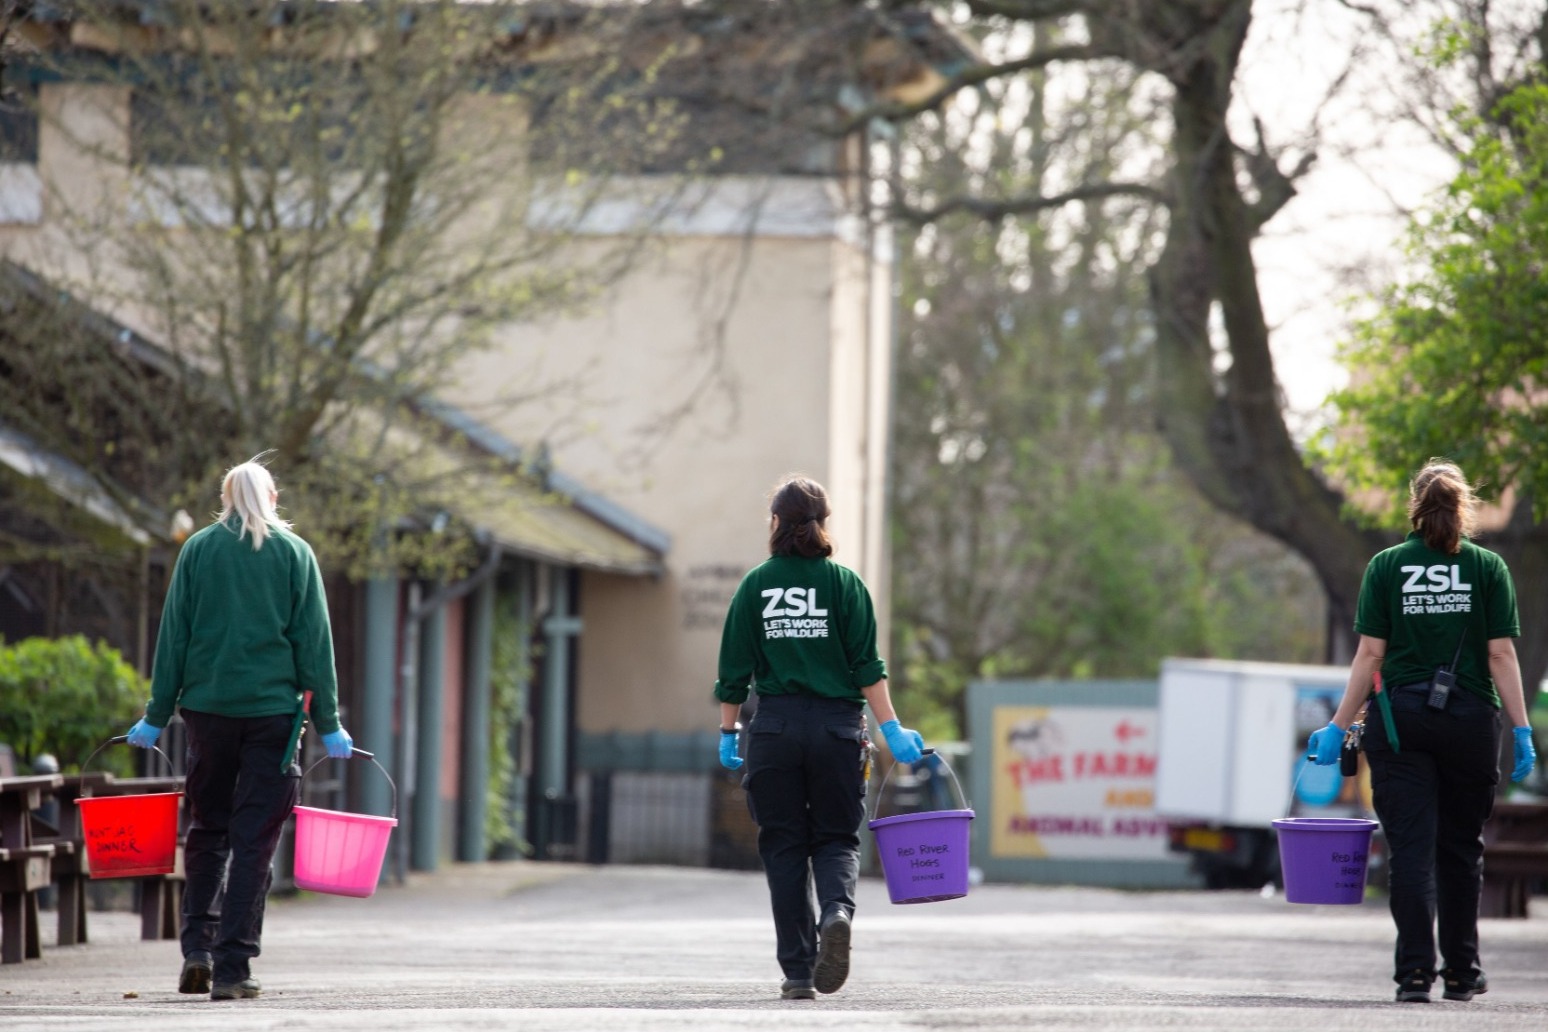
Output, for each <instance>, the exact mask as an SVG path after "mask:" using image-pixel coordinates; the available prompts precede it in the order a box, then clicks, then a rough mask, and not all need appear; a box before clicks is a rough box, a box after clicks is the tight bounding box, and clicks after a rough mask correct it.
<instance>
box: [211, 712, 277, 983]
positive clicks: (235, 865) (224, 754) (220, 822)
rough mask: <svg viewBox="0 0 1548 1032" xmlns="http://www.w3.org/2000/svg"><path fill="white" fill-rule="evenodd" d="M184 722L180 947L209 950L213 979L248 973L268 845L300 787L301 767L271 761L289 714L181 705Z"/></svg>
mask: <svg viewBox="0 0 1548 1032" xmlns="http://www.w3.org/2000/svg"><path fill="white" fill-rule="evenodd" d="M182 716H183V722H184V723H185V724H186V725H187V726H188V777H187V780H186V784H185V792H186V793H187V795H186V799H187V802H188V816H189V825H188V839H187V842H186V843H185V844H184V846H183V870H184V874H185V876H186V878H187V882H186V884H185V885H184V887H183V927H182V934H181V939H182V946H183V955H184V956H187V955H188V954H189V953H191V952H193V951H194V950H209V951H210V953H211V955H212V956H213V958H214V961H215V969H214V980H215V981H216V982H218V983H222V984H224V983H230V982H240V981H242V980H243V979H245V978H247V977H248V976H249V975H251V974H252V971H251V969H250V964H251V961H252V959H253V958H254V957H256V956H258V953H259V949H260V940H261V939H262V937H263V910H264V905H265V904H266V903H267V901H268V895H269V885H270V883H271V882H272V881H273V878H274V870H273V867H272V864H273V861H274V851H275V849H276V848H277V847H278V846H279V840H280V832H281V830H282V829H283V828H284V826H285V818H287V817H289V816H290V812H291V810H292V809H294V808H295V805H296V799H297V798H298V796H299V794H300V786H301V770H300V768H299V767H297V766H296V765H295V764H294V763H292V764H291V765H290V770H289V771H288V772H286V773H281V771H280V760H281V759H283V758H284V755H285V750H286V749H287V748H288V747H289V745H290V732H291V726H292V722H293V720H294V718H293V717H288V716H278V717H223V716H219V715H217V714H213V713H198V712H194V711H191V710H183V711H182Z"/></svg>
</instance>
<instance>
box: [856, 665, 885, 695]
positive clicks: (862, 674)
mask: <svg viewBox="0 0 1548 1032" xmlns="http://www.w3.org/2000/svg"><path fill="white" fill-rule="evenodd" d="M886 676H887V663H886V661H885V660H882V659H873V660H870V661H868V662H865V663H862V664H860V665H859V666H858V667H855V669H854V670H852V671H850V674H849V683H850V687H852V688H869V687H871V685H873V684H875V683H876V682H877V681H880V680H882V679H883V678H884V677H886Z"/></svg>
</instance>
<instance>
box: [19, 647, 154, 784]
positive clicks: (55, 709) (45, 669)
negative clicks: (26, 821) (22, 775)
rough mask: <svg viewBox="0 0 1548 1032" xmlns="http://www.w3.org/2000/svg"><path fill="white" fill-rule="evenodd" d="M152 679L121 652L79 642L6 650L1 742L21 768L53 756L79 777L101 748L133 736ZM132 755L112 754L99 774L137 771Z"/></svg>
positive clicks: (97, 766)
mask: <svg viewBox="0 0 1548 1032" xmlns="http://www.w3.org/2000/svg"><path fill="white" fill-rule="evenodd" d="M149 694H150V690H149V686H148V684H147V683H146V680H145V678H143V677H141V676H140V674H139V672H138V671H136V670H135V669H134V667H132V666H130V665H129V664H128V663H127V662H125V661H124V658H123V656H121V655H120V654H119V652H118V650H117V649H114V648H111V647H109V646H108V645H106V644H104V643H102V642H98V643H97V644H96V645H95V646H94V645H92V644H91V643H90V642H88V641H87V640H86V639H85V638H83V637H81V636H80V635H72V636H70V637H67V638H25V639H23V640H22V641H19V642H16V643H15V644H14V645H12V644H8V643H0V742H5V743H7V744H8V745H10V747H11V748H12V749H13V750H15V752H16V758H17V766H18V767H19V768H25V767H30V766H31V764H32V761H33V759H34V758H36V757H37V756H38V755H39V754H41V753H53V754H54V756H55V758H57V759H58V760H59V766H60V769H61V770H64V771H74V770H79V769H80V765H81V764H82V763H84V762H85V760H86V758H87V757H89V756H90V755H91V753H92V750H94V749H96V748H97V746H99V745H101V744H102V743H103V742H105V741H107V740H108V739H109V738H112V737H113V736H115V735H121V734H123V733H124V732H125V731H127V730H128V729H129V727H130V725H132V724H133V723H134V722H135V720H136V719H137V718H138V717H139V716H140V715H141V714H142V713H143V712H144V709H145V700H146V698H147V697H148V696H149ZM130 752H131V751H130V750H129V749H128V748H120V749H109V750H105V751H104V752H103V753H102V755H101V756H99V757H98V758H97V760H96V762H94V763H93V764H92V769H93V770H109V771H114V772H115V773H119V774H128V773H131V771H132V761H133V757H132V756H131V755H130Z"/></svg>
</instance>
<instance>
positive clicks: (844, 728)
mask: <svg viewBox="0 0 1548 1032" xmlns="http://www.w3.org/2000/svg"><path fill="white" fill-rule="evenodd" d="M827 520H828V495H827V492H825V491H824V490H823V488H822V485H821V484H819V483H817V482H816V481H814V480H810V479H808V478H806V477H802V476H788V477H786V478H785V479H784V480H782V481H781V482H780V483H779V485H778V486H777V487H776V488H775V489H774V494H773V496H772V498H771V500H770V503H769V552H770V556H769V558H768V559H767V560H766V561H764V562H763V563H761V564H759V565H758V566H756V567H754V568H753V569H752V570H751V571H750V572H749V573H748V574H747V576H746V577H744V578H743V579H742V582H741V584H740V585H739V586H738V587H737V589H736V594H735V595H734V596H733V598H732V600H731V607H730V611H729V612H728V613H727V614H726V623H725V628H724V630H723V631H722V633H721V639H720V671H719V673H720V678H719V680H717V681H716V682H715V698H716V699H717V700H718V701H719V703H720V762H721V764H722V765H723V766H725V767H726V768H727V769H730V770H736V769H738V768H739V767H741V766H742V764H743V760H742V757H741V756H740V755H738V745H739V739H740V733H741V730H742V725H741V724H740V723H739V722H738V720H737V717H738V715H739V714H740V712H741V706H742V704H743V703H744V702H745V701H746V700H747V696H748V694H749V692H750V691H756V693H757V697H758V706H757V710H756V711H755V712H754V713H753V717H752V720H751V723H750V726H749V727H748V729H747V759H746V765H747V774H746V776H745V777H744V778H743V784H744V785H745V786H746V789H747V801H748V807H749V809H750V810H751V811H752V816H753V821H754V822H755V823H756V824H757V825H758V856H759V858H760V859H761V860H762V861H763V871H764V875H765V877H766V878H767V880H768V885H769V898H770V902H771V904H772V906H773V911H774V933H775V941H776V946H775V955H776V957H777V959H778V961H779V965H780V968H781V969H782V970H783V972H784V975H785V979H784V983H783V984H782V985H781V986H780V995H781V997H782V998H783V999H786V1000H812V999H815V998H816V994H817V993H832V992H837V991H838V990H839V988H840V987H841V986H843V984H844V980H845V979H846V978H847V977H848V975H849V941H850V919H851V917H852V916H853V914H854V909H855V882H856V880H857V879H858V877H859V873H860V825H861V822H862V820H863V818H864V817H865V786H866V777H867V774H868V773H869V771H870V757H871V743H870V736H869V735H868V734H867V731H866V720H865V707H866V705H867V704H869V706H870V707H871V713H872V715H873V716H875V718H876V719H877V721H879V726H880V729H881V732H882V735H883V736H884V737H885V738H886V740H887V747H888V748H889V749H890V750H891V751H892V755H893V758H894V759H896V760H897V761H898V762H900V763H917V762H918V761H919V760H920V759H921V758H922V756H923V752H924V741H923V739H921V738H920V736H919V733H918V732H917V731H910V730H909V729H907V728H905V727H903V726H902V725H901V724H899V722H898V718H897V714H896V713H894V712H893V709H892V701H891V698H890V697H889V695H888V692H887V667H886V664H885V663H883V662H882V660H881V658H880V657H879V656H878V655H877V651H876V614H875V610H874V608H873V606H872V602H871V595H870V592H869V591H868V590H867V589H866V586H865V583H864V582H863V581H862V580H861V579H860V577H859V575H858V574H856V573H855V572H854V571H852V570H850V569H848V568H846V567H843V566H840V565H839V564H838V563H835V562H833V561H832V560H831V559H830V558H829V556H831V555H832V554H833V543H832V542H831V541H830V540H829V539H828V531H827ZM814 896H815V899H816V909H815V910H814V909H813V905H812V902H813V898H814Z"/></svg>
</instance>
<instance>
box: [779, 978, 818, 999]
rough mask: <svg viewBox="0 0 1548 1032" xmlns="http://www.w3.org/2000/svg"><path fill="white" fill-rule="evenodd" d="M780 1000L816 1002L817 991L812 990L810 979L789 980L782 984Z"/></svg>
mask: <svg viewBox="0 0 1548 1032" xmlns="http://www.w3.org/2000/svg"><path fill="white" fill-rule="evenodd" d="M779 998H780V999H781V1000H815V999H817V990H816V989H814V988H812V980H811V979H810V978H787V979H785V980H784V982H782V983H780V987H779Z"/></svg>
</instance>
